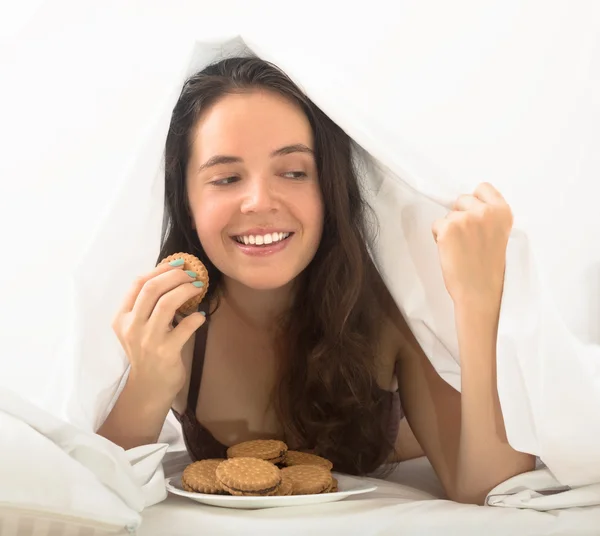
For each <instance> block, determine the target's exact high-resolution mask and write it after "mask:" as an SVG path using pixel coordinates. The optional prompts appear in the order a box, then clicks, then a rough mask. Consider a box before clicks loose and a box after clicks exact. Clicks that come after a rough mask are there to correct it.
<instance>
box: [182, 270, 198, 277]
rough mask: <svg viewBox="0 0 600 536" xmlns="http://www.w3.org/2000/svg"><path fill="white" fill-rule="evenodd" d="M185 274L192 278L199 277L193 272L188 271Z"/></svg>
mask: <svg viewBox="0 0 600 536" xmlns="http://www.w3.org/2000/svg"><path fill="white" fill-rule="evenodd" d="M185 273H186V274H187V275H189V276H190V277H196V276H197V275H198V274H197V273H196V272H192V271H191V270H186V271H185Z"/></svg>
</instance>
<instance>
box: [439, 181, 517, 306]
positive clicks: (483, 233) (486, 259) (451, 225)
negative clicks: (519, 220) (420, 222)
mask: <svg viewBox="0 0 600 536" xmlns="http://www.w3.org/2000/svg"><path fill="white" fill-rule="evenodd" d="M512 224H513V216H512V212H511V209H510V207H509V206H508V204H507V203H506V201H505V200H504V198H503V197H502V195H501V194H500V193H499V192H498V191H497V190H496V189H495V188H494V187H493V186H492V185H491V184H488V183H482V184H480V185H479V186H478V187H477V189H476V190H475V192H474V193H473V195H462V196H460V197H459V198H458V199H457V200H456V202H455V203H454V205H453V207H452V211H451V212H449V213H448V214H447V215H446V217H445V218H443V219H440V220H437V221H436V222H435V223H434V224H433V228H432V231H433V237H434V239H435V241H436V243H437V246H438V252H439V256H440V263H441V267H442V272H443V274H444V282H445V284H446V289H447V290H448V292H449V294H450V296H451V298H452V300H453V301H454V304H455V305H457V304H463V303H468V304H473V303H474V302H475V303H476V304H477V305H478V306H484V307H485V306H490V307H499V305H500V300H501V298H502V289H503V286H504V268H505V262H506V246H507V244H508V238H509V236H510V232H511V229H512Z"/></svg>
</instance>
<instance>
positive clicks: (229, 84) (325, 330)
mask: <svg viewBox="0 0 600 536" xmlns="http://www.w3.org/2000/svg"><path fill="white" fill-rule="evenodd" d="M253 89H267V90H270V91H274V92H277V93H279V94H281V95H283V96H285V97H286V98H288V99H290V101H292V102H294V103H295V104H296V105H298V106H300V108H301V109H302V110H303V111H304V113H305V114H306V116H307V118H308V120H309V122H310V125H311V128H312V132H313V136H314V144H315V158H316V164H317V170H318V176H319V183H320V187H321V192H322V197H323V202H324V208H325V211H324V213H325V221H324V226H323V234H322V239H321V242H320V245H319V248H318V250H317V252H316V255H315V257H314V259H313V260H312V262H311V263H310V264H309V266H308V267H307V268H306V270H305V271H304V272H303V274H302V276H301V277H300V278H299V279H298V281H297V285H296V289H297V292H296V295H295V301H294V305H293V310H292V311H290V314H289V315H288V316H287V319H286V320H285V321H284V322H283V323H282V336H281V348H280V351H281V354H282V359H281V371H280V377H279V382H278V385H277V391H276V393H275V396H274V403H275V407H276V410H277V412H278V415H279V418H280V419H281V423H282V425H283V426H284V429H285V435H286V441H287V442H288V443H289V444H290V445H294V447H295V448H308V449H314V450H315V451H316V452H317V453H319V454H321V455H322V456H325V457H327V458H328V459H330V460H331V461H332V462H333V463H334V466H335V468H336V469H337V470H340V471H344V472H348V473H354V474H364V473H368V472H372V471H374V470H375V469H376V468H378V467H379V466H380V465H381V463H382V462H384V461H385V460H384V457H385V456H386V454H388V453H389V452H390V450H391V449H392V448H393V445H392V444H391V441H390V438H389V437H388V434H386V429H387V427H388V424H389V423H388V422H387V415H388V413H387V408H388V402H389V398H388V397H386V396H385V395H384V393H383V392H382V391H381V389H380V388H379V387H378V386H377V383H376V381H375V357H376V354H377V352H378V342H379V335H380V326H381V319H382V314H383V312H382V308H381V305H380V302H379V300H378V297H377V294H378V293H377V292H376V289H377V288H378V287H380V284H381V279H380V278H379V274H378V272H377V270H376V268H375V266H374V264H373V262H372V260H371V258H370V255H369V252H368V245H370V244H372V241H373V239H374V236H375V231H376V226H375V224H374V219H373V218H370V216H371V215H372V214H371V212H370V210H369V207H368V206H367V204H366V203H365V201H364V198H363V196H362V195H361V191H360V185H359V180H358V176H357V175H358V173H357V169H356V167H355V164H354V162H353V154H352V140H351V139H350V138H349V136H348V135H347V134H346V133H345V132H344V131H343V130H342V129H341V128H340V127H339V126H337V125H336V124H335V123H334V122H333V121H331V120H330V119H329V118H328V117H327V116H326V115H325V114H324V113H323V112H322V111H321V110H320V109H319V108H318V107H317V106H316V105H315V104H314V103H313V102H311V101H310V100H309V99H308V98H307V96H306V95H304V94H303V93H302V91H301V90H300V89H299V88H298V87H297V86H296V85H295V84H294V83H293V82H292V81H291V80H290V79H289V78H288V77H287V76H286V75H285V74H284V73H283V72H281V70H279V69H278V68H277V67H276V66H274V65H272V64H270V63H268V62H266V61H263V60H261V59H259V58H256V57H237V58H228V59H224V60H221V61H218V62H216V63H214V64H212V65H209V66H208V67H206V68H205V69H204V70H202V71H201V72H199V73H197V74H195V75H193V76H191V77H190V78H189V79H188V80H187V81H186V82H185V84H184V86H183V88H182V91H181V94H180V97H179V99H178V101H177V103H176V105H175V108H174V110H173V114H172V118H171V124H170V128H169V131H168V134H167V139H166V146H165V219H164V225H163V234H162V246H161V251H160V255H159V258H158V261H160V259H163V258H164V257H166V256H167V255H171V254H173V253H176V252H178V251H187V252H189V253H192V254H194V255H196V256H197V257H199V258H200V260H201V261H202V262H203V263H204V264H205V265H206V267H207V269H208V272H209V277H210V280H211V285H210V288H209V291H208V296H207V299H208V300H210V301H212V298H213V297H215V293H216V292H218V290H219V286H220V282H221V278H222V277H221V274H220V273H219V271H218V270H217V269H216V268H215V266H214V265H213V264H212V263H211V261H210V259H209V258H208V257H207V255H206V253H205V252H204V250H203V248H202V245H201V244H200V241H199V239H198V236H197V233H196V232H195V231H194V230H193V228H192V225H191V221H192V217H191V213H190V210H189V205H188V199H187V190H186V180H185V169H186V167H187V164H188V159H189V158H190V151H191V135H190V134H191V132H192V130H193V128H194V127H195V125H196V123H197V121H198V118H199V117H200V114H201V113H202V111H204V110H205V109H206V108H207V107H209V106H210V105H212V104H214V103H215V102H216V101H217V100H218V99H219V98H221V97H223V96H224V95H227V94H230V93H234V92H240V91H249V90H253Z"/></svg>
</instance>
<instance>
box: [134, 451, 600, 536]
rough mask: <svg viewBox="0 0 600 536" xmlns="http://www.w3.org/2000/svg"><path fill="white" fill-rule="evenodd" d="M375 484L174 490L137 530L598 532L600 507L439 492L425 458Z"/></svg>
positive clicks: (179, 458)
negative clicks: (498, 502) (289, 501)
mask: <svg viewBox="0 0 600 536" xmlns="http://www.w3.org/2000/svg"><path fill="white" fill-rule="evenodd" d="M187 461H188V460H187V456H186V455H185V454H184V453H181V452H170V453H168V454H167V456H166V457H165V460H164V470H165V474H166V475H172V474H174V473H176V472H177V471H180V470H181V468H182V467H183V466H184V465H185V463H187ZM377 484H378V486H379V489H378V490H377V491H376V492H373V493H369V494H368V495H365V496H362V497H360V496H358V497H355V498H352V497H349V498H348V499H346V500H343V501H340V502H337V503H329V504H323V505H314V506H306V507H289V508H276V509H265V510H253V511H247V510H230V509H224V508H217V507H211V506H206V505H202V504H199V503H196V502H194V501H191V500H188V499H185V498H183V497H177V496H174V495H171V494H169V496H168V497H167V499H165V500H164V501H163V502H160V503H158V504H155V505H154V506H151V507H149V508H147V509H146V510H144V512H143V513H142V524H141V526H140V527H139V529H138V536H164V535H165V534H168V535H169V536H183V535H191V534H202V536H205V535H215V534H218V535H223V536H227V535H239V534H261V536H266V535H270V534H273V535H275V534H276V535H278V536H280V535H281V534H289V535H298V536H300V535H302V536H306V535H307V534H335V535H338V534H343V535H354V534H356V535H360V536H374V535H378V536H383V535H394V536H398V535H402V536H413V535H414V536H416V535H420V536H421V535H427V536H437V535H440V536H442V535H443V536H453V535H457V536H458V535H460V536H481V535H485V536H500V535H502V536H504V535H519V536H529V535H531V536H533V535H536V536H558V535H565V536H579V535H586V536H587V535H597V534H600V507H588V508H571V509H565V510H555V511H552V512H537V511H533V510H518V509H512V508H492V507H479V506H472V505H463V504H457V503H453V502H450V501H447V500H443V499H440V498H439V497H442V496H443V491H442V488H441V485H440V483H439V481H438V479H437V477H436V476H435V473H434V472H433V469H432V468H431V465H430V464H429V462H428V461H427V460H426V459H425V458H419V459H416V460H410V461H407V462H403V463H401V464H399V465H398V467H397V468H396V470H395V471H394V473H393V474H392V475H390V476H389V477H388V478H387V479H386V480H385V481H383V480H378V481H377Z"/></svg>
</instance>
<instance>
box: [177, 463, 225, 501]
mask: <svg viewBox="0 0 600 536" xmlns="http://www.w3.org/2000/svg"><path fill="white" fill-rule="evenodd" d="M223 461H224V460H222V459H210V460H200V461H198V462H194V463H191V464H190V465H188V466H187V467H186V468H185V469H184V470H183V474H182V475H181V484H182V487H183V489H186V487H187V488H189V489H186V491H195V492H197V493H211V494H223V493H224V491H225V490H223V488H222V487H221V486H220V485H219V482H218V481H217V476H216V470H217V467H218V466H219V464H221V462H223Z"/></svg>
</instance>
